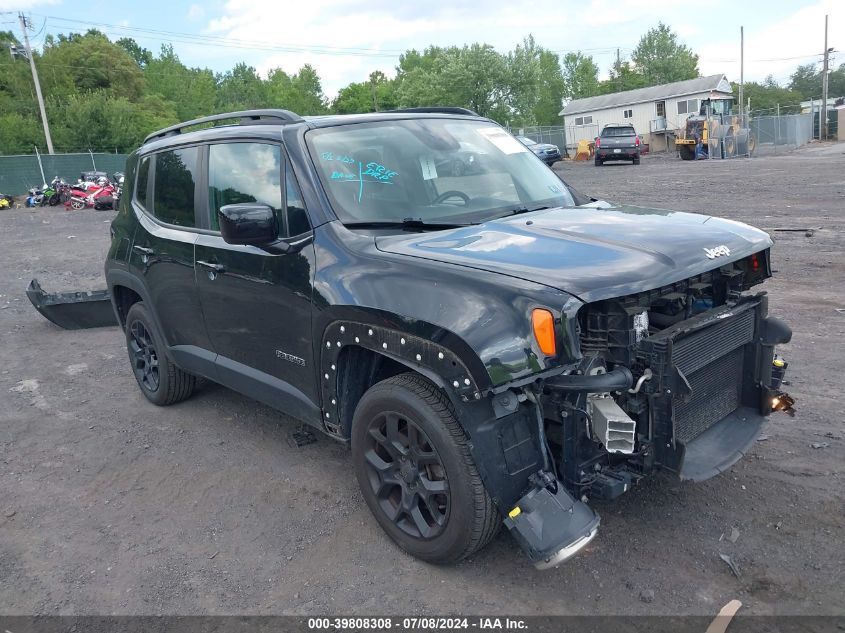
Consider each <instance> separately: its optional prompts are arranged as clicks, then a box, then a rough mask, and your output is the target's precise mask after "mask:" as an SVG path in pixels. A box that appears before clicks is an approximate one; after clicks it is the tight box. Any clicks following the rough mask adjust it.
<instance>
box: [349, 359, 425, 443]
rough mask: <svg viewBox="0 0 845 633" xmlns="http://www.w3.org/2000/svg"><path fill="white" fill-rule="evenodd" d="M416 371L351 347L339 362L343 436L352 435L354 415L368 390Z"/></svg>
mask: <svg viewBox="0 0 845 633" xmlns="http://www.w3.org/2000/svg"><path fill="white" fill-rule="evenodd" d="M409 371H412V370H411V369H410V368H408V367H407V366H405V365H403V364H402V363H400V362H397V361H395V360H393V359H392V358H389V357H387V356H384V355H382V354H379V353H378V352H374V351H372V350H368V349H365V348H363V347H358V346H357V345H349V346H347V347H345V348H344V349H343V350H342V351H341V352H340V356H338V359H337V393H338V397H339V398H340V403H339V405H340V406H339V411H340V423H341V433H342V434H343V437H346V438H348V437H349V436H350V434H351V432H352V416H354V415H355V408H356V407H357V406H358V402H359V401H360V400H361V397H362V396H363V395H364V393H366V391H367V389H369V388H370V387H372V386H373V385H374V384H376V383H378V382H381V381H382V380H386V379H388V378H390V377H392V376H396V375H398V374H404V373H406V372H409Z"/></svg>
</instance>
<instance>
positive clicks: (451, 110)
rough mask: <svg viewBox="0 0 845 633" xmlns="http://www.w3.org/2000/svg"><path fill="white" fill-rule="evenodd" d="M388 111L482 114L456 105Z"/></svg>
mask: <svg viewBox="0 0 845 633" xmlns="http://www.w3.org/2000/svg"><path fill="white" fill-rule="evenodd" d="M387 112H421V113H434V114H437V113H440V114H465V115H467V116H481V115H480V114H478V112H473V111H472V110H470V109H469V108H457V107H455V106H426V107H422V108H401V109H399V110H387Z"/></svg>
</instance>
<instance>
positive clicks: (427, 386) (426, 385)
mask: <svg viewBox="0 0 845 633" xmlns="http://www.w3.org/2000/svg"><path fill="white" fill-rule="evenodd" d="M384 382H385V383H390V384H392V385H396V386H398V387H403V388H405V389H407V390H409V391H411V392H412V393H414V394H415V395H416V396H417V397H419V398H420V399H422V400H423V402H425V403H426V405H427V406H429V407H430V408H431V410H432V411H433V412H435V413H436V414H437V416H438V417H439V418H440V421H441V422H442V423H443V426H444V427H445V428H446V430H447V431H448V432H449V435H450V436H451V438H452V441H453V442H454V443H455V446H456V447H457V448H458V451H459V453H460V455H461V460H462V461H463V464H464V467H465V468H466V471H467V473H468V474H469V479H470V482H471V486H472V497H473V502H474V504H475V512H474V515H473V525H472V530H471V537H470V539H469V541H468V542H467V545H466V547H465V548H464V551H463V552H461V553H460V554H458V555H457V556H456V557H455V559H454V560H455V562H457V561H460V560H463V559H465V558H467V557H468V556H471V555H472V554H474V553H475V552H477V551H479V550H480V549H482V548H483V547H484V546H485V545H487V544H488V543H489V542H490V541H491V540H492V539H493V537H494V536H495V535H496V533H497V532H498V530H499V526H500V525H501V517H500V516H499V512H498V510H497V509H496V506H495V505H494V504H493V500H492V499H491V498H490V495H489V494H488V492H487V489H486V488H485V487H484V482H483V481H482V479H481V475H480V473H479V472H478V468H477V467H476V465H475V460H473V458H472V454H471V453H470V449H469V444H468V442H467V436H466V433H464V430H463V428H462V427H461V425H460V423H459V422H458V417H457V415H456V414H455V409H454V407H453V406H452V403H451V402H450V401H449V398H448V397H447V396H446V394H445V393H443V390H442V389H439V388H438V387H437V386H436V385H434V384H433V383H432V382H431V381H429V380H428V379H426V378H424V377H423V376H420V375H419V374H415V373H404V374H399V375H397V376H393V377H392V378H388V379H387V380H385V381H384Z"/></svg>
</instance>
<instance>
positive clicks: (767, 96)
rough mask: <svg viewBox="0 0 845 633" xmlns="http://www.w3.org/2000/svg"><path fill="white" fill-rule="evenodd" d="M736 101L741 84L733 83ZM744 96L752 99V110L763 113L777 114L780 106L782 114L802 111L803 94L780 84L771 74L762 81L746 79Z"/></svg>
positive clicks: (737, 100)
mask: <svg viewBox="0 0 845 633" xmlns="http://www.w3.org/2000/svg"><path fill="white" fill-rule="evenodd" d="M731 87H732V88H733V94H734V103H739V84H738V83H731ZM743 97H744V98H745V99H748V100H750V101H751V111H752V112H759V113H761V114H775V112H776V111H777V108H778V106H780V113H781V114H793V113H796V112H800V111H801V106H800V101H801V94H800V93H799V92H796V91H794V90H790V89H789V88H784V87H782V86H780V85H779V84H778V83H777V82H776V81H775V80H774V78H773V77H772V76H771V75H769V76H768V77H766V78H765V79H764V80H763V81H762V82H754V81H746V82H745V85H744V87H743Z"/></svg>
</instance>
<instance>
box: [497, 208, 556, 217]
mask: <svg viewBox="0 0 845 633" xmlns="http://www.w3.org/2000/svg"><path fill="white" fill-rule="evenodd" d="M552 208H554V207H550V206H548V205H545V204H540V205H537V206H536V207H529V206H527V205H524V204H523V205H521V206H518V207H514V208H512V209H508V210H507V212H505V213H503V214H502V215H497V216H496V217H495V218H493V219H494V220H501V219H502V218H507V217H510V216H512V215H522V214H523V213H531V212H533V211H543V210H544V209H552Z"/></svg>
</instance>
